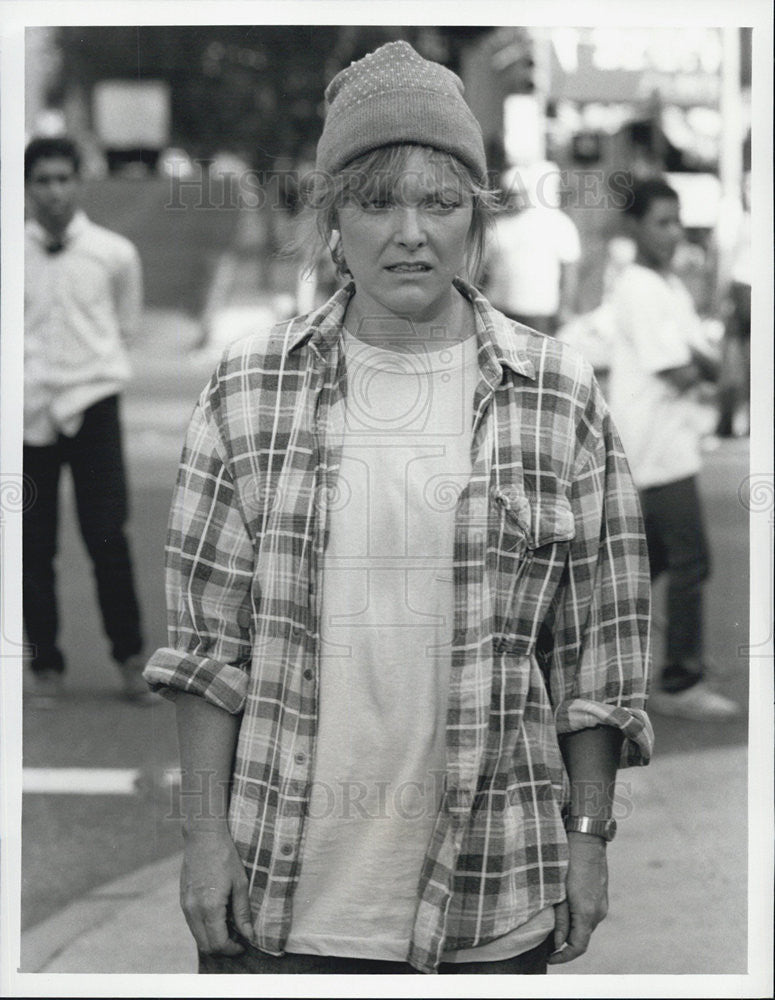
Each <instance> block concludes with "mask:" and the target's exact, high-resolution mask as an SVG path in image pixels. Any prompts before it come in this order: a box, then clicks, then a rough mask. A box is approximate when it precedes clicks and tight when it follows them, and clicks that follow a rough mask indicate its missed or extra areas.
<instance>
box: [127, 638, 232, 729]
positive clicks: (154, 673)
mask: <svg viewBox="0 0 775 1000" xmlns="http://www.w3.org/2000/svg"><path fill="white" fill-rule="evenodd" d="M143 677H144V678H145V680H146V681H147V682H148V684H149V685H150V687H151V690H152V691H158V693H159V694H161V695H164V696H165V697H167V698H170V699H174V698H175V695H176V694H177V693H178V692H180V691H185V692H186V693H187V694H195V695H199V696H200V697H202V698H204V699H205V700H206V701H209V702H210V703H211V704H213V705H216V706H217V707H218V708H222V709H223V710H224V711H226V712H229V713H230V714H231V715H238V714H239V713H240V712H241V711H242V710H243V708H244V706H245V698H246V696H247V690H248V675H247V674H246V673H245V671H244V670H241V669H240V668H239V667H235V666H232V665H231V664H228V663H221V662H220V661H219V660H214V659H212V658H211V657H208V656H197V655H196V654H195V653H181V652H180V651H179V650H177V649H171V648H169V647H163V648H162V649H157V650H156V652H155V653H154V654H153V656H152V657H151V658H150V659H149V660H148V662H147V663H146V665H145V670H144V671H143Z"/></svg>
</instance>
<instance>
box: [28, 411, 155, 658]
mask: <svg viewBox="0 0 775 1000" xmlns="http://www.w3.org/2000/svg"><path fill="white" fill-rule="evenodd" d="M63 465H69V466H70V472H71V475H72V479H73V486H74V490H75V502H76V509H77V512H78V523H79V525H80V529H81V535H82V537H83V540H84V543H85V545H86V549H87V551H88V553H89V557H90V558H91V561H92V566H93V568H94V577H95V581H96V585H97V598H98V600H99V606H100V612H101V614H102V622H103V626H104V628H105V632H106V634H107V636H108V639H109V640H110V644H111V652H112V655H113V658H114V659H115V660H117V661H119V662H120V661H122V660H125V659H126V658H127V657H129V656H133V655H134V654H136V653H139V652H140V650H141V649H142V644H143V643H142V636H141V633H140V612H139V608H138V603H137V596H136V593H135V586H134V581H133V577H132V563H131V558H130V554H129V545H128V542H127V538H126V534H125V532H124V524H125V522H126V519H127V515H128V503H127V487H126V475H125V471H124V461H123V456H122V449H121V427H120V423H119V412H118V397H117V396H109V397H108V398H107V399H102V400H100V401H99V402H98V403H95V404H94V405H93V406H90V407H89V409H88V410H86V412H85V414H84V418H83V424H82V426H81V429H80V430H79V431H78V433H77V434H75V435H74V436H73V437H66V436H64V435H62V434H60V436H59V438H58V439H57V441H56V443H54V444H51V445H43V446H36V445H25V446H24V473H25V475H27V476H29V477H30V479H31V480H32V482H33V483H34V486H35V490H36V496H35V500H34V502H33V503H32V504H30V506H29V507H28V509H27V510H25V511H24V516H23V561H22V600H23V614H24V626H25V630H26V632H27V639H28V641H29V642H30V644H31V645H32V647H33V658H32V663H31V666H32V669H33V670H34V671H41V672H42V671H47V670H54V671H57V672H62V671H63V670H64V668H65V664H64V658H63V656H62V654H61V652H60V651H59V649H58V647H57V631H58V625H59V615H58V611H57V597H56V580H55V570H54V561H55V557H56V551H57V528H58V521H59V476H60V471H61V469H62V466H63Z"/></svg>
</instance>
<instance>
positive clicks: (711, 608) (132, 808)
mask: <svg viewBox="0 0 775 1000" xmlns="http://www.w3.org/2000/svg"><path fill="white" fill-rule="evenodd" d="M198 336H199V331H198V329H197V327H196V324H195V323H194V322H192V321H191V320H188V319H186V317H185V316H184V315H182V314H180V313H172V312H154V313H152V314H150V315H149V319H148V324H147V325H146V332H145V339H144V341H143V342H142V343H141V344H139V345H138V348H137V350H136V351H135V360H136V366H135V367H136V373H137V375H136V378H135V381H134V382H133V383H132V385H131V387H130V389H129V390H128V391H127V393H126V397H125V405H124V417H125V426H126V430H127V453H128V459H129V465H130V476H131V485H132V518H131V525H132V539H133V547H134V555H135V565H136V572H137V578H138V581H139V585H140V594H141V603H142V608H143V613H144V621H145V629H146V635H147V643H148V650H149V651H150V650H152V649H153V648H155V647H156V646H158V645H163V644H164V643H165V607H164V592H163V576H162V559H163V542H164V534H165V525H166V519H167V512H168V508H169V501H170V496H171V489H172V484H173V482H174V476H175V469H176V464H177V457H178V453H179V449H180V443H181V439H182V435H183V430H184V428H185V425H186V422H187V419H188V415H189V413H190V410H191V407H192V405H193V402H194V400H195V397H196V395H197V393H198V391H199V389H200V388H201V387H202V385H203V384H204V382H205V380H206V377H207V374H208V372H209V369H210V367H211V362H210V361H206V360H204V359H203V360H200V361H198V362H195V361H192V360H191V357H192V356H191V352H190V348H191V346H192V345H193V344H195V343H196V342H197V338H198ZM747 475H748V449H747V442H746V441H730V442H725V443H722V444H721V446H720V447H719V448H718V450H716V451H714V452H711V453H709V454H708V455H707V459H706V466H705V470H704V473H703V477H702V485H703V494H704V498H705V503H706V508H707V515H708V523H709V527H710V534H711V543H712V548H713V553H714V557H715V567H716V568H715V575H714V577H713V580H712V582H711V584H710V586H709V589H708V601H707V607H708V651H709V653H710V655H711V658H712V660H713V661H714V663H715V664H716V680H717V682H718V683H719V685H720V687H721V689H722V690H724V691H725V692H726V693H728V694H730V695H732V696H734V697H736V698H738V699H739V700H740V701H741V702H743V703H747V664H746V660H745V658H744V656H743V654H742V653H741V652H740V649H741V647H742V646H744V645H745V644H746V643H747V641H748V595H747V579H748V574H747V565H748V538H747V518H748V512H747V510H746V509H745V507H744V506H743V504H742V503H741V502H740V499H739V497H738V488H739V486H740V484H741V483H742V482H743V480H744V479H745V478H746V476H747ZM63 501H64V503H63V517H62V523H61V548H60V560H59V565H60V591H61V595H62V599H61V611H62V621H63V625H62V644H63V648H64V650H65V652H66V655H67V658H68V664H69V674H68V686H67V693H66V695H65V697H64V698H63V699H62V701H61V704H60V705H59V706H58V707H57V708H56V709H55V710H53V711H52V710H42V709H36V708H31V707H27V708H26V709H25V713H24V766H25V768H43V767H91V768H98V767H99V768H104V767H120V768H138V769H140V770H141V772H142V779H141V782H140V785H139V787H138V790H137V792H136V794H134V795H88V796H86V795H63V794H34V795H27V796H25V802H24V807H23V827H22V834H23V844H24V848H23V863H22V878H23V884H22V925H23V928H24V929H26V928H29V927H32V926H33V925H35V924H37V923H38V922H40V921H41V920H43V919H45V918H46V917H48V916H50V915H51V914H52V913H54V912H55V911H56V910H58V909H60V908H61V907H63V906H65V905H66V904H67V903H68V902H70V901H72V900H73V899H75V898H78V897H79V896H81V895H82V894H84V893H85V892H87V891H89V890H90V889H92V888H94V887H95V886H98V885H100V884H102V883H104V882H106V881H109V880H113V879H115V878H118V877H119V876H121V875H123V874H127V873H129V872H132V871H134V870H135V869H137V868H139V867H140V866H142V865H145V864H147V863H149V862H151V861H153V860H156V859H161V858H164V857H166V856H168V855H171V854H173V853H174V852H176V851H177V850H178V849H179V847H180V831H179V822H178V819H177V809H176V801H175V794H174V791H172V790H170V788H169V787H167V786H165V784H164V782H163V774H164V771H165V769H166V768H168V767H174V766H175V764H176V741H175V733H174V715H173V709H172V707H171V706H170V705H169V704H168V703H166V702H161V703H160V704H159V705H157V706H154V707H153V708H150V709H141V708H137V707H134V706H131V705H128V704H126V703H124V702H122V701H121V700H120V699H119V698H118V697H117V694H118V684H117V677H116V675H115V672H114V668H113V666H112V663H111V661H110V657H109V655H108V649H107V645H106V642H105V639H104V637H103V636H102V634H101V631H100V627H99V622H98V618H97V614H96V606H95V602H94V596H93V585H92V580H91V573H90V569H89V566H88V562H87V560H86V557H85V555H84V553H83V550H82V547H81V544H80V539H79V538H78V535H77V528H76V526H75V522H74V516H73V512H72V505H71V499H70V498H69V496H67V494H66V495H65V496H64V497H63ZM654 724H655V730H656V734H657V752H658V753H659V754H680V753H690V752H693V751H702V750H710V749H712V748H714V747H719V746H723V745H729V744H735V743H738V744H739V743H744V742H745V741H746V738H747V721H746V719H745V718H742V719H740V720H739V721H736V722H733V723H726V724H713V725H708V724H700V723H686V722H675V721H672V720H666V719H659V718H655V719H654Z"/></svg>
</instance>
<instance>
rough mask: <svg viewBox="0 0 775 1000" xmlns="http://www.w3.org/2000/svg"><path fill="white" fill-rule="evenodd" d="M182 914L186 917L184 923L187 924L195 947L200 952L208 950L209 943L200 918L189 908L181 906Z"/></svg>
mask: <svg viewBox="0 0 775 1000" xmlns="http://www.w3.org/2000/svg"><path fill="white" fill-rule="evenodd" d="M182 909H183V915H184V916H185V918H186V923H187V924H188V929H189V930H190V931H191V934H192V936H193V938H194V941H195V942H196V946H197V949H198V950H199V951H202V952H205V953H207V952H209V948H210V944H209V942H208V940H207V931H206V930H205V925H204V923H203V922H202V920H201V918H200V917H198V916H197V915H195V914H193V913H192V912H191V911H190V910H188V909H186V907H185V906H184V907H183V908H182Z"/></svg>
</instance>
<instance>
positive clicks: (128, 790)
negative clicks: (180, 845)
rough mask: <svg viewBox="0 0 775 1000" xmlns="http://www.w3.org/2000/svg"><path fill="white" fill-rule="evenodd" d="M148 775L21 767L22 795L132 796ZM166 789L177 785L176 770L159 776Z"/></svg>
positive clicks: (95, 769)
mask: <svg viewBox="0 0 775 1000" xmlns="http://www.w3.org/2000/svg"><path fill="white" fill-rule="evenodd" d="M144 777H146V778H147V777H149V772H147V771H143V769H141V768H137V767H25V768H23V770H22V792H23V793H25V794H27V795H31V794H32V795H35V794H37V795H136V794H137V792H138V790H139V786H140V784H141V781H142V779H143V778H144ZM158 780H159V783H160V784H161V785H162V786H163V787H166V788H169V787H172V786H173V785H177V784H179V782H180V772H179V771H178V769H177V768H166V769H165V770H163V771H162V772H161V773H160V775H159V779H158Z"/></svg>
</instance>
